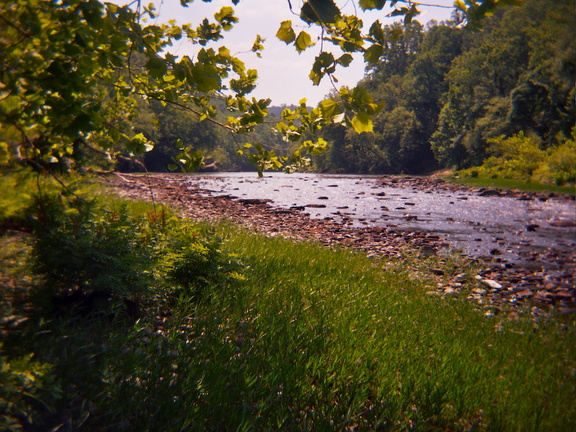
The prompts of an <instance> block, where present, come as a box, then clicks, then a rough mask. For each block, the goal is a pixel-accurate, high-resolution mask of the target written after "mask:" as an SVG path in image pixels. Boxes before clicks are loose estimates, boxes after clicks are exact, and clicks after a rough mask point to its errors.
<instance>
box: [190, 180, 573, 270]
mask: <svg viewBox="0 0 576 432" xmlns="http://www.w3.org/2000/svg"><path fill="white" fill-rule="evenodd" d="M186 178H187V181H190V182H191V183H193V184H195V185H197V186H198V187H200V188H202V189H205V190H207V191H209V193H210V194H211V195H214V196H218V195H231V196H234V197H237V198H243V199H269V200H271V202H270V205H272V206H274V207H278V208H290V207H304V208H305V209H304V211H305V212H306V213H309V214H310V216H311V217H313V218H331V219H334V220H335V221H338V222H342V223H343V224H345V225H347V226H354V227H366V226H384V227H391V228H393V229H410V230H421V231H428V232H434V233H435V234H437V235H439V236H440V237H441V238H442V239H443V240H444V241H446V242H447V243H448V244H450V246H451V247H452V248H454V249H459V250H462V251H463V252H465V253H466V254H468V255H470V256H472V257H479V256H498V257H500V259H501V260H503V261H504V262H506V261H511V262H522V263H523V264H526V263H530V262H532V263H533V265H539V264H540V261H541V260H540V259H536V258H535V257H541V256H544V255H545V256H548V260H547V261H548V264H550V256H551V257H552V261H553V258H554V257H555V256H557V254H556V253H555V251H559V252H561V253H562V254H563V255H564V256H566V254H568V255H571V254H572V252H573V251H574V249H575V248H576V227H574V226H562V227H558V226H554V225H553V224H552V223H554V222H555V221H559V220H561V221H569V222H573V223H574V222H576V203H575V202H574V201H569V200H559V199H550V200H547V201H545V202H542V201H539V200H526V201H522V200H518V199H517V198H508V197H482V196H478V195H477V194H474V193H470V192H464V191H462V192H449V191H445V190H432V191H430V190H426V191H425V190H422V189H417V188H412V187H385V186H383V185H381V184H379V183H378V178H379V177H378V176H364V175H362V176H359V175H324V174H307V173H298V174H283V173H267V174H266V175H265V176H264V177H263V178H258V177H257V176H256V174H255V173H210V174H205V173H202V174H195V175H192V176H190V177H186ZM565 225H569V224H565ZM572 264H573V263H572ZM559 267H562V263H559Z"/></svg>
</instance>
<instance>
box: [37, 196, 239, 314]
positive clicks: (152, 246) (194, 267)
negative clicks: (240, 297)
mask: <svg viewBox="0 0 576 432" xmlns="http://www.w3.org/2000/svg"><path fill="white" fill-rule="evenodd" d="M34 207H35V208H34V214H35V215H36V216H35V220H34V242H33V248H32V268H33V270H34V272H35V273H36V274H38V275H40V276H41V277H42V279H43V281H44V285H45V286H46V287H47V288H48V289H49V290H50V291H51V292H52V293H54V294H56V300H57V303H59V304H61V305H63V306H65V307H66V308H67V309H68V308H70V307H75V308H76V309H77V310H76V312H77V313H80V314H87V313H91V312H95V311H96V312H101V311H107V312H110V311H112V312H114V314H116V313H117V312H119V311H124V312H129V313H131V314H132V313H135V312H137V309H134V308H135V307H138V306H139V305H140V304H141V303H142V300H145V299H148V300H152V299H153V298H154V297H155V296H156V297H158V296H162V295H167V294H168V295H170V294H174V293H177V294H182V293H183V294H184V295H185V296H187V297H188V298H192V299H195V300H200V299H201V298H203V297H204V296H205V292H206V291H207V290H208V288H215V289H225V288H226V287H227V286H228V285H230V284H232V283H234V282H236V281H238V280H241V279H242V276H241V274H240V272H241V270H242V264H241V262H240V260H239V259H238V257H237V256H235V255H233V254H229V253H227V252H226V251H224V250H223V249H222V241H221V240H220V239H219V238H217V237H216V236H214V233H213V232H202V230H200V229H199V228H197V227H194V226H192V225H191V224H190V223H186V222H184V221H181V220H177V219H176V218H174V217H171V216H170V215H169V214H168V213H167V212H166V211H165V209H164V208H162V210H161V212H155V211H152V212H149V213H148V214H147V216H146V217H140V218H135V217H130V216H128V215H127V213H128V211H127V209H126V207H125V206H121V207H120V208H119V209H117V210H115V211H106V210H105V209H103V208H102V207H100V206H98V205H97V204H96V203H95V202H88V201H85V200H82V199H79V198H73V199H67V198H66V197H65V196H63V195H57V196H51V197H42V198H41V199H40V198H38V199H37V200H36V204H35V206H34ZM171 284H172V285H174V284H176V285H177V286H176V287H174V286H171ZM153 288H155V289H153Z"/></svg>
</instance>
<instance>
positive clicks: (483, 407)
mask: <svg viewBox="0 0 576 432" xmlns="http://www.w3.org/2000/svg"><path fill="white" fill-rule="evenodd" d="M101 201H102V202H106V203H107V204H106V206H107V209H109V210H112V214H116V213H115V212H117V211H118V209H119V208H122V209H123V211H124V212H126V213H129V214H130V215H131V216H130V217H131V218H130V221H131V222H130V223H131V224H133V226H134V229H135V230H136V229H140V228H137V227H138V226H139V227H144V228H143V232H144V233H145V236H147V237H142V238H145V239H147V240H146V242H149V244H151V245H154V250H161V251H162V253H161V254H156V255H154V256H153V257H154V259H151V260H150V264H149V268H145V269H141V270H142V271H143V272H147V274H148V276H149V277H148V276H147V277H146V278H145V281H147V282H148V284H149V286H148V287H147V289H146V291H145V292H146V293H147V294H146V295H141V296H140V297H139V299H138V301H137V305H138V313H136V314H131V313H127V311H126V309H122V310H121V312H118V310H119V309H117V310H116V312H115V310H110V309H106V310H105V312H106V313H102V311H103V310H104V309H96V310H93V311H91V312H92V313H79V312H78V311H75V310H74V309H73V308H71V307H69V306H70V305H62V304H58V303H55V302H54V295H53V294H54V292H53V291H50V290H51V289H52V287H50V286H46V283H45V282H44V283H43V282H42V279H40V278H39V276H38V275H37V274H34V273H32V272H31V268H30V265H28V262H29V261H27V258H26V257H29V256H30V254H31V253H32V252H33V251H34V250H35V249H34V248H37V245H35V243H34V242H33V238H32V237H30V236H29V235H28V234H26V235H23V234H17V233H15V232H14V231H5V232H4V234H3V236H2V239H1V240H0V242H1V245H2V248H1V250H0V254H1V260H2V267H1V272H2V278H1V283H2V290H3V292H4V294H5V295H4V297H3V298H4V300H3V302H2V308H1V312H2V338H3V342H4V344H3V347H2V353H1V356H2V357H1V358H2V361H3V369H2V374H1V375H0V379H2V387H1V388H3V390H0V409H2V410H4V413H3V414H4V415H5V416H6V417H4V419H5V420H4V423H5V424H3V425H2V426H4V427H6V424H8V422H9V421H12V422H13V425H14V426H13V427H14V428H16V426H17V425H18V424H20V425H25V426H26V428H27V429H28V430H38V429H42V428H44V429H47V428H48V427H57V426H59V425H62V427H66V428H69V430H88V431H91V430H94V431H96V430H99V431H100V430H150V431H156V430H157V431H179V430H223V431H224V430H226V431H228V430H246V431H248V430H315V431H322V430H325V431H332V430H343V431H344V430H346V431H349V430H423V431H429V430H430V431H433V430H455V431H456V430H462V431H465V430H491V431H492V430H502V431H509V430H523V431H531V430H533V431H542V430H558V431H560V430H569V429H570V425H572V426H574V425H575V424H576V414H575V412H574V410H572V409H571V407H572V405H573V403H574V401H575V400H576V387H575V386H576V375H575V374H576V352H575V349H576V344H575V343H574V342H575V341H576V339H575V336H576V328H575V327H574V325H573V324H572V323H568V324H566V323H560V322H559V321H552V322H548V323H539V324H535V323H534V322H532V321H531V320H528V319H527V320H522V319H521V320H518V321H509V320H506V318H504V317H501V316H498V315H497V316H494V317H491V318H486V317H484V315H482V314H481V313H480V312H479V311H478V310H477V309H475V308H474V307H473V306H472V305H471V304H469V303H468V302H467V301H466V300H465V298H462V299H459V298H455V297H452V298H445V299H442V298H439V297H437V296H430V295H427V294H426V292H427V291H429V290H430V288H431V286H430V284H431V282H430V280H431V278H430V277H429V274H428V273H427V272H428V271H429V270H427V269H430V268H437V267H438V266H439V265H440V266H442V265H443V266H444V267H445V268H444V269H445V271H446V272H447V273H449V272H460V271H461V269H459V268H458V267H457V266H456V267H455V265H457V262H456V261H452V260H451V258H449V257H447V258H446V259H445V260H444V263H442V262H438V258H429V260H430V261H414V262H411V261H406V262H393V261H391V262H386V261H379V260H375V259H368V258H367V257H366V256H364V255H363V254H360V253H354V252H350V251H346V250H339V251H334V250H328V249H326V248H323V247H319V246H317V245H314V244H302V243H299V244H295V243H293V242H290V241H287V240H283V239H278V238H275V239H271V238H265V237H263V236H261V235H257V234H254V233H251V232H247V231H245V230H242V229H239V228H237V227H234V226H231V225H228V224H221V225H218V226H212V227H209V226H206V225H204V224H200V225H198V224H191V225H190V224H187V223H186V222H185V221H179V220H177V219H176V218H172V217H171V216H170V214H169V213H168V212H164V211H163V210H162V209H161V208H158V207H157V208H156V209H154V208H152V207H151V206H149V205H147V204H146V205H145V204H138V205H136V206H132V204H129V205H128V206H127V207H122V206H119V203H118V202H117V200H115V199H109V198H107V197H106V198H104V199H101ZM11 214H12V216H11V220H12V221H17V220H26V217H25V216H23V215H22V213H21V212H19V211H16V210H14V211H13V213H11ZM107 214H108V213H107ZM161 215H164V216H161ZM100 217H101V218H103V217H104V216H100ZM115 218H116V219H115ZM139 218H140V219H139ZM106 220H108V219H106ZM111 220H112V221H116V220H117V216H114V217H111ZM136 220H141V223H140V225H138V224H137V223H136ZM114 223H116V222H114ZM98 226H104V227H107V226H108V225H98ZM114 226H116V225H114ZM11 227H12V228H13V227H14V223H12V225H11ZM151 228H153V231H150V229H151ZM116 235H120V234H119V232H116ZM175 238H176V239H186V241H187V242H189V243H190V244H194V245H197V244H200V245H203V246H204V247H205V249H207V250H210V251H212V252H213V253H216V252H214V251H217V252H218V254H216V255H213V256H212V260H213V261H214V260H216V261H217V262H218V263H219V264H218V266H217V267H213V268H212V267H210V268H209V269H210V272H207V271H205V269H204V267H202V268H203V269H204V270H203V273H202V274H203V275H204V277H203V279H202V281H208V282H209V283H205V284H203V285H202V287H203V288H202V294H201V295H198V292H197V291H195V290H192V291H191V290H190V286H187V285H186V284H184V283H182V280H189V278H194V277H195V274H194V271H192V273H193V274H187V275H185V276H186V278H187V279H186V278H184V277H183V276H182V274H183V273H181V272H180V273H178V272H176V273H174V272H173V269H174V268H177V267H178V266H177V264H178V263H180V261H179V258H178V257H179V256H181V254H182V253H183V252H182V251H183V250H184V249H182V248H181V247H182V245H181V243H174V242H173V241H174V240H173V239H175ZM216 238H219V239H220V241H218V242H216V243H214V245H215V246H214V247H212V246H210V245H212V244H213V243H211V242H212V241H213V239H216ZM165 245H170V247H171V248H177V247H178V248H180V249H178V251H179V252H178V254H176V255H174V254H172V253H169V251H167V249H166V248H165ZM99 247H100V246H99ZM161 247H162V249H159V248H161ZM98 250H99V251H100V249H98ZM186 251H188V249H186ZM194 251H195V252H194V253H196V252H197V250H196V249H194ZM151 253H152V252H151ZM187 253H190V252H189V251H188V252H187ZM187 256H188V257H189V258H190V257H197V256H198V255H194V254H193V255H187ZM201 256H205V255H202V254H201ZM167 261H169V264H170V265H167V264H166V262H167ZM455 263H456V264H455ZM200 264H201V260H200V261H196V264H195V265H200ZM232 264H234V265H236V264H238V265H240V267H238V268H240V269H239V270H238V277H235V278H227V277H225V278H222V277H220V275H221V272H228V270H229V269H230V268H231V266H232V267H234V266H233V265H232ZM178 268H180V267H178ZM195 268H198V267H195ZM234 268H237V267H234ZM227 274H228V273H227ZM175 275H176V276H178V277H176V276H175ZM196 276H197V275H196ZM44 280H46V275H44ZM94 280H99V279H94ZM194 280H195V281H196V282H198V280H197V279H194ZM195 286H196V285H195ZM186 287H187V288H186ZM59 298H60V299H62V298H63V297H59ZM130 298H131V299H132V300H133V301H136V299H135V298H134V296H132V297H130ZM93 312H97V313H93ZM30 356H31V357H30ZM18 411H19V412H18ZM26 415H27V416H28V419H26ZM30 423H34V424H35V425H36V426H35V427H36V428H37V429H34V428H33V427H32V426H30ZM15 430H16V429H15Z"/></svg>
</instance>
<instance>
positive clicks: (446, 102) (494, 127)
mask: <svg viewBox="0 0 576 432" xmlns="http://www.w3.org/2000/svg"><path fill="white" fill-rule="evenodd" d="M575 10H576V5H575V1H574V0H569V1H561V2H559V1H555V0H527V1H526V2H525V3H524V5H523V6H522V7H514V8H505V9H502V10H501V11H500V12H499V13H498V14H497V15H495V16H493V17H491V18H490V19H488V20H486V22H485V23H484V28H483V29H482V31H480V32H470V31H468V30H465V29H463V28H461V27H460V26H459V24H460V22H459V21H458V17H457V16H454V17H453V20H452V21H449V22H443V23H441V24H437V23H432V24H430V25H429V26H428V27H427V28H423V27H422V26H421V25H420V24H419V23H413V24H412V25H411V26H410V27H409V28H408V29H406V31H404V32H403V33H402V34H401V36H400V37H398V39H397V41H396V42H395V43H392V44H390V45H389V46H388V47H387V48H386V50H385V53H384V56H383V57H382V60H381V61H380V62H379V63H378V64H376V65H375V66H374V67H372V68H371V69H370V70H368V71H367V75H366V78H365V79H364V81H363V83H364V85H365V86H366V87H367V88H368V89H369V90H370V91H371V92H373V94H374V95H375V98H376V99H377V100H384V101H386V107H385V109H384V111H383V112H381V113H380V114H379V115H378V117H377V118H376V119H375V122H374V133H368V134H360V135H359V134H356V133H354V132H352V131H349V130H346V129H345V128H343V127H342V126H339V125H332V126H331V127H329V128H328V129H326V130H325V132H324V138H325V139H326V140H327V141H328V142H329V143H330V145H329V148H328V151H327V152H326V153H325V154H324V155H322V156H320V157H319V158H317V159H316V160H315V165H316V169H317V170H320V171H341V172H366V173H402V172H404V173H423V172H427V171H430V170H434V169H437V168H444V167H448V168H457V169H460V168H468V167H471V166H476V165H480V164H482V162H483V161H484V160H486V159H487V158H488V157H489V156H491V155H492V151H493V150H494V149H493V146H494V144H493V141H494V139H495V138H500V137H505V138H509V137H513V136H515V135H517V134H518V133H520V132H522V133H523V135H524V136H527V137H530V139H531V140H532V141H533V142H535V143H536V145H537V146H538V147H539V148H540V149H541V150H543V151H546V150H548V149H550V148H552V147H556V146H558V145H562V144H563V143H564V142H565V140H567V139H569V138H570V136H571V129H572V128H573V127H574V125H575V121H576V115H575V113H576V110H575V78H576V38H575V33H574V31H575V30H574V29H576V14H575V13H574V11H575ZM396 28H397V26H391V27H389V28H388V31H389V32H390V33H391V34H392V32H393V31H394V30H395V29H396Z"/></svg>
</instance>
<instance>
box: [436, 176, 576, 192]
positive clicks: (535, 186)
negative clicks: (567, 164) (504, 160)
mask: <svg viewBox="0 0 576 432" xmlns="http://www.w3.org/2000/svg"><path fill="white" fill-rule="evenodd" d="M445 178H446V180H448V181H450V182H451V183H455V184H460V185H464V186H470V187H474V188H493V189H502V190H519V191H524V192H540V193H554V194H563V195H576V186H556V185H552V184H543V183H537V182H530V181H526V180H513V179H498V178H479V177H454V176H446V177H445Z"/></svg>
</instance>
